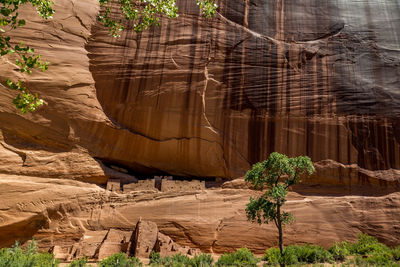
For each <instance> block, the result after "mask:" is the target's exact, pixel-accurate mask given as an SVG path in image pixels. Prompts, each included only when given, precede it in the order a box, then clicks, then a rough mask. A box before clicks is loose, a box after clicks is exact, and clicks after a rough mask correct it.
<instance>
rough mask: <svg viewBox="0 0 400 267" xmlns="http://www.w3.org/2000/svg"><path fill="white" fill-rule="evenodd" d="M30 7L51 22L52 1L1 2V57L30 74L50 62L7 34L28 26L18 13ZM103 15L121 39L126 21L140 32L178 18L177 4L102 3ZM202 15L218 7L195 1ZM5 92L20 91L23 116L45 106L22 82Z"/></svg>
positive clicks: (210, 0)
mask: <svg viewBox="0 0 400 267" xmlns="http://www.w3.org/2000/svg"><path fill="white" fill-rule="evenodd" d="M28 3H30V4H31V5H32V6H33V7H35V8H36V10H37V12H38V14H39V15H40V16H41V17H42V18H44V19H49V18H52V16H53V14H54V9H53V1H51V0H0V56H7V55H15V56H16V57H17V59H16V60H15V63H16V65H17V66H18V68H19V71H20V72H21V73H26V74H31V73H32V71H33V70H34V69H40V70H42V71H46V70H47V69H48V65H49V63H48V62H44V61H42V60H41V57H40V55H37V54H35V53H34V49H33V48H31V47H29V46H24V44H23V43H19V44H14V43H13V42H12V41H11V38H10V36H8V33H9V32H10V31H12V30H14V29H16V28H18V27H22V26H24V25H25V24H26V21H25V20H24V19H20V18H19V14H18V10H19V8H20V7H21V6H22V5H25V4H28ZM99 3H100V6H101V7H102V11H101V13H100V14H99V16H98V20H99V21H100V22H101V23H103V25H104V26H105V27H106V28H108V30H109V32H110V34H111V35H112V36H114V37H119V36H120V35H119V33H120V31H122V30H124V28H125V27H124V26H123V23H124V21H125V22H127V21H133V30H134V31H136V32H141V31H144V30H146V29H148V28H149V27H151V26H153V25H159V21H160V17H161V16H162V15H165V16H167V17H168V18H176V17H177V16H178V8H177V6H176V0H118V1H117V2H116V3H115V1H112V0H99ZM196 3H197V5H199V7H200V10H201V13H202V14H203V15H204V16H205V17H207V18H209V17H211V16H212V15H214V13H215V11H216V9H217V8H218V6H217V5H216V4H215V3H214V0H196ZM113 4H116V8H118V7H119V13H120V14H121V15H122V18H123V19H115V18H114V16H113V15H112V11H113V8H114V9H115V7H114V6H113ZM3 86H4V87H6V88H9V89H12V90H15V91H17V96H16V97H15V99H14V100H13V103H14V104H15V106H16V107H17V108H18V109H19V110H20V111H21V112H22V113H26V112H32V111H34V110H36V109H37V108H38V107H39V106H41V105H42V104H43V100H42V99H40V98H39V97H38V95H37V94H33V93H31V92H30V91H29V90H28V89H27V88H26V87H25V86H23V82H22V80H19V81H11V80H10V79H8V80H7V81H6V83H5V85H3Z"/></svg>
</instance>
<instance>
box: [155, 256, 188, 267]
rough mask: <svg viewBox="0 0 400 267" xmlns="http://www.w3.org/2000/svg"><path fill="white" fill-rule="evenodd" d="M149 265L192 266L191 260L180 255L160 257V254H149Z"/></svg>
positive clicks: (167, 266)
mask: <svg viewBox="0 0 400 267" xmlns="http://www.w3.org/2000/svg"><path fill="white" fill-rule="evenodd" d="M150 264H151V265H152V266H163V267H164V266H165V267H185V266H192V260H191V259H190V258H189V257H188V256H186V255H183V254H181V253H178V254H175V255H173V256H171V257H168V256H167V257H161V256H160V253H157V252H154V253H150Z"/></svg>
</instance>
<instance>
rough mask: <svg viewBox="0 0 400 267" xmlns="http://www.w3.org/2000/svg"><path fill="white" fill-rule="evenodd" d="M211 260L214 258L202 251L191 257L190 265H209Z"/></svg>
mask: <svg viewBox="0 0 400 267" xmlns="http://www.w3.org/2000/svg"><path fill="white" fill-rule="evenodd" d="M213 262H214V259H213V257H212V256H211V255H210V254H205V253H202V254H199V255H195V256H194V257H193V259H192V260H191V265H192V266H193V267H211V266H212V265H213Z"/></svg>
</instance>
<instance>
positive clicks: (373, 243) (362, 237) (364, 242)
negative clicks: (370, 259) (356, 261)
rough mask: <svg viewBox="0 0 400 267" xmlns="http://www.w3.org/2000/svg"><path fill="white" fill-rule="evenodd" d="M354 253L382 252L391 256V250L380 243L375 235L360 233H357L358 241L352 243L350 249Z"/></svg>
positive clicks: (369, 253) (362, 254)
mask: <svg viewBox="0 0 400 267" xmlns="http://www.w3.org/2000/svg"><path fill="white" fill-rule="evenodd" d="M352 250H353V251H351V252H353V253H354V254H357V255H361V256H364V255H374V254H382V255H386V256H388V257H391V254H392V253H391V250H390V248H388V247H387V246H385V245H384V244H382V243H379V242H378V240H377V239H376V238H375V237H372V236H369V235H366V234H362V233H360V234H359V235H358V241H357V242H356V243H355V244H354V245H353V249H352Z"/></svg>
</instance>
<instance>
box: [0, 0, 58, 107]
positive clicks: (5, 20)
mask: <svg viewBox="0 0 400 267" xmlns="http://www.w3.org/2000/svg"><path fill="white" fill-rule="evenodd" d="M27 3H30V4H32V6H34V7H35V8H36V10H37V12H38V13H39V15H40V16H41V17H43V18H45V19H48V18H51V17H52V16H53V13H54V10H53V8H52V4H53V2H52V1H49V0H19V1H14V0H1V1H0V55H1V56H6V55H15V56H16V59H15V63H16V65H17V66H18V70H19V71H20V72H21V73H27V74H31V73H32V70H33V69H40V70H42V71H46V70H47V68H48V64H49V63H48V62H43V61H42V60H41V58H40V55H36V54H35V53H34V52H35V50H34V49H33V48H31V47H29V46H24V44H23V43H19V44H13V42H12V41H11V38H10V37H9V36H6V34H7V33H9V32H10V31H12V30H15V29H16V28H18V27H22V26H24V25H25V23H26V22H25V20H23V19H20V18H19V16H18V15H19V14H18V9H19V8H20V7H21V6H22V5H24V4H27ZM6 85H7V87H8V88H9V89H12V90H15V91H17V92H18V94H17V96H16V97H15V99H14V100H13V103H14V104H15V106H16V107H17V108H18V109H19V110H21V112H22V113H26V112H30V111H34V110H35V109H36V108H37V107H39V106H41V105H42V104H43V100H42V99H40V98H39V97H38V95H37V94H32V93H31V92H30V91H29V90H28V89H27V88H26V87H24V86H23V85H22V81H11V80H10V79H8V80H7V81H6Z"/></svg>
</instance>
